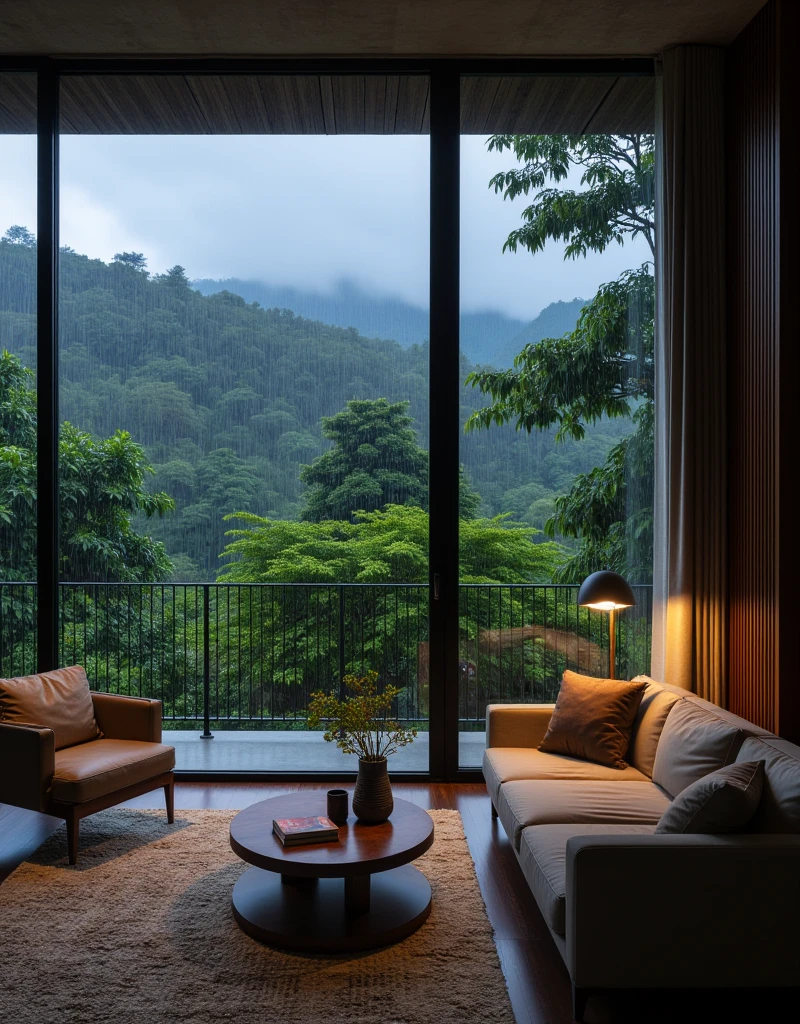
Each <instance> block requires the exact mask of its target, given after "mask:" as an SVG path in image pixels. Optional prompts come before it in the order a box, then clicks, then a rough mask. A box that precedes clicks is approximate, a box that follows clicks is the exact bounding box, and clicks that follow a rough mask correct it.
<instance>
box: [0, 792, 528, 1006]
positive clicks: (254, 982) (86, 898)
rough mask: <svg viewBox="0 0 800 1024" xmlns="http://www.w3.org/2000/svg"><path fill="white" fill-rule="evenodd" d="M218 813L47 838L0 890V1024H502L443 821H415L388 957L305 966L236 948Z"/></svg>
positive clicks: (474, 898) (459, 851)
mask: <svg viewBox="0 0 800 1024" xmlns="http://www.w3.org/2000/svg"><path fill="white" fill-rule="evenodd" d="M234 814H235V812H234V811H181V812H178V814H177V815H176V821H175V824H174V825H172V826H170V825H168V824H167V822H166V819H165V815H164V812H163V811H161V812H157V811H140V810H114V811H106V812H104V813H102V814H97V815H95V816H94V817H91V818H87V819H86V820H85V821H84V822H83V823H82V825H81V851H80V860H79V862H78V864H77V866H76V867H70V866H69V865H68V864H67V859H66V837H65V835H64V831H63V829H59V831H58V832H57V833H56V834H55V835H54V836H53V837H51V838H50V839H49V840H48V841H47V842H46V843H45V844H44V845H43V846H42V847H41V848H40V849H39V850H38V851H37V853H36V855H35V856H34V857H33V858H32V859H31V860H29V861H27V862H26V863H25V864H22V865H21V866H20V867H19V868H17V870H16V871H15V872H14V873H13V874H12V875H11V876H10V877H9V878H8V879H7V880H6V881H5V882H4V883H3V884H2V885H0V1021H4V1022H5V1021H7V1022H9V1024H11V1022H14V1024H99V1022H101V1021H102V1022H103V1024H158V1022H161V1021H185V1022H191V1024H203V1022H206V1021H214V1022H216V1021H242V1022H246V1024H250V1022H256V1021H257V1022H260V1024H261V1022H263V1024H323V1022H326V1024H471V1022H475V1024H478V1022H480V1024H513V1021H514V1016H513V1013H512V1010H511V1004H510V1002H509V998H508V993H507V990H506V985H505V981H504V979H503V974H502V971H501V968H500V962H499V959H498V956H497V951H496V948H495V945H494V941H493V938H492V928H491V925H490V924H489V921H488V918H487V916H486V911H485V908H484V905H483V900H482V898H481V894H480V889H479V887H478V881H477V879H476V877H475V870H474V867H473V864H472V859H471V857H470V854H469V850H468V849H467V843H466V840H465V838H464V832H463V829H462V825H461V817H460V815H459V813H458V811H431V812H430V814H431V817H432V818H433V820H434V822H435V825H436V839H435V842H434V845H433V847H432V848H431V850H429V851H428V853H426V854H425V855H424V856H423V857H421V858H420V859H419V860H417V861H415V864H416V866H417V867H419V868H420V870H422V871H423V872H424V873H425V875H426V876H427V877H428V879H429V881H430V883H431V887H432V889H433V909H432V911H431V915H430V917H429V918H428V920H427V921H426V923H425V924H424V925H423V926H422V927H421V928H420V929H419V931H417V932H415V933H414V934H413V935H411V936H410V937H409V938H407V939H405V940H404V941H403V942H400V943H398V944H397V945H395V946H387V947H384V948H382V949H379V950H375V951H370V952H366V953H356V954H347V955H341V956H313V955H305V954H296V953H285V952H281V951H279V950H275V949H271V948H269V947H266V946H262V945H261V944H259V943H258V942H255V941H254V940H253V939H250V938H249V937H248V936H246V935H245V934H244V932H242V931H241V930H240V928H239V927H238V925H237V924H236V922H235V921H234V918H233V912H232V910H231V902H230V900H231V890H232V888H233V884H234V882H235V881H236V879H237V878H238V877H239V875H240V874H241V873H242V872H243V871H245V870H246V869H247V865H245V864H244V863H243V862H242V861H240V860H239V859H238V858H237V857H236V855H235V854H234V853H233V852H232V850H231V848H230V845H229V842H228V825H229V823H230V820H231V818H232V817H233V815H234Z"/></svg>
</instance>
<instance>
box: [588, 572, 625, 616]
mask: <svg viewBox="0 0 800 1024" xmlns="http://www.w3.org/2000/svg"><path fill="white" fill-rule="evenodd" d="M578 604H579V605H580V606H581V608H598V609H600V610H601V611H606V612H610V611H613V610H614V609H615V608H631V607H632V606H633V605H635V604H636V598H635V597H634V596H633V590H632V589H631V585H630V583H628V581H627V580H626V579H625V577H624V576H620V574H619V573H618V572H612V571H611V570H610V569H603V570H601V571H600V572H593V573H592V575H591V576H587V577H586V579H585V580H584V581H583V583H581V589H580V590H579V591H578Z"/></svg>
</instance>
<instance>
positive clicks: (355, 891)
mask: <svg viewBox="0 0 800 1024" xmlns="http://www.w3.org/2000/svg"><path fill="white" fill-rule="evenodd" d="M288 881H289V879H286V878H285V876H283V880H282V876H281V875H278V874H275V873H274V872H272V871H264V870H262V869H261V868H250V870H249V871H245V873H244V874H243V875H242V876H241V877H240V879H239V881H238V882H237V883H236V885H235V886H234V888H233V913H234V916H235V917H236V920H237V922H238V923H239V926H240V927H241V928H242V929H243V931H245V932H247V934H248V935H251V936H252V937H253V938H254V939H258V940H259V941H260V942H265V943H267V945H270V946H278V947H281V948H283V949H297V950H303V951H306V952H315V953H339V952H342V951H349V950H357V949H373V948H375V947H376V946H386V945H388V944H389V943H392V942H398V941H399V940H400V939H404V938H405V937H406V936H407V935H411V933H412V932H415V931H416V930H417V928H419V926H420V925H421V924H422V923H423V922H424V921H425V920H426V918H427V917H428V915H429V914H430V912H431V887H430V885H429V883H428V880H427V878H426V877H425V876H424V875H423V874H422V872H421V871H418V870H417V869H416V868H415V867H412V865H410V864H406V865H404V866H403V867H400V868H393V869H392V870H391V871H380V872H378V873H376V874H373V875H359V876H357V880H356V879H348V880H345V879H343V878H319V879H309V880H308V883H309V884H300V885H294V884H286V882H288ZM347 882H349V883H350V884H347ZM354 883H355V884H354ZM346 889H347V899H345V890H346ZM365 908H367V909H365Z"/></svg>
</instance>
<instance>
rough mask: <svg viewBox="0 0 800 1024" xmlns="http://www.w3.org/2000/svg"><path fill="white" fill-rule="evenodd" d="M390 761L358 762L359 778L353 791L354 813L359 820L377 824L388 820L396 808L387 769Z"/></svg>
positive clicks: (384, 759)
mask: <svg viewBox="0 0 800 1024" xmlns="http://www.w3.org/2000/svg"><path fill="white" fill-rule="evenodd" d="M388 764H389V762H388V761H387V760H386V758H385V757H384V758H383V760H382V761H363V760H360V759H359V762H358V778H357V779H356V788H355V792H354V793H353V813H354V814H355V815H356V817H357V818H358V819H359V821H366V822H368V823H369V824H373V825H376V824H378V822H381V821H386V819H387V818H388V817H389V815H390V814H391V813H392V810H393V809H394V800H393V799H392V786H391V783H390V782H389V772H388V770H387V768H388Z"/></svg>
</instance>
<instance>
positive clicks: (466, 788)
mask: <svg viewBox="0 0 800 1024" xmlns="http://www.w3.org/2000/svg"><path fill="white" fill-rule="evenodd" d="M301 788H302V789H306V788H318V789H327V788H328V787H327V786H325V785H322V784H320V785H317V786H312V785H310V784H296V785H294V784H273V783H249V784H238V783H207V784H200V783H178V785H177V786H176V790H175V806H176V808H187V809H188V808H214V807H217V808H233V809H240V808H242V807H246V806H247V805H248V804H251V803H253V802H255V801H256V800H263V799H264V798H265V797H266V796H278V795H279V794H281V793H290V792H293V791H295V790H298V789H301ZM393 788H394V791H395V793H396V794H397V795H398V796H401V797H404V798H405V799H406V800H413V801H414V802H415V803H417V804H419V806H421V807H429V808H445V809H450V808H453V809H456V810H458V811H460V812H461V817H462V820H463V822H464V830H465V832H466V835H467V841H468V843H469V847H470V852H471V853H472V857H473V860H474V862H475V870H476V872H477V875H478V881H479V883H480V887H481V892H482V893H483V898H484V901H485V903H486V908H487V911H488V914H489V919H490V920H491V922H492V925H493V927H494V930H495V937H496V941H497V948H498V950H499V953H500V959H501V962H502V965H503V971H504V973H505V977H506V981H507V983H508V989H509V992H510V995H511V1001H512V1004H513V1006H514V1012H515V1014H516V1018H517V1021H518V1024H568V1022H569V1021H571V1020H572V1014H571V1010H570V1005H571V1004H570V986H569V977H568V975H567V971H566V968H565V967H564V964H563V962H562V960H561V957H560V956H559V954H558V951H557V950H556V948H555V946H554V944H553V941H552V939H551V937H550V933H549V932H548V930H547V927H546V925H545V923H544V921H543V920H542V917H541V915H540V913H539V910H538V908H537V906H536V903H535V901H534V899H533V897H532V895H531V893H530V890H529V889H528V887H527V885H526V884H525V882H524V880H523V877H522V873H521V871H520V869H519V865H518V864H517V860H516V858H515V856H514V854H513V851H512V850H511V847H510V844H509V842H508V839H507V838H506V835H505V832H504V831H503V827H502V825H500V824H499V823H498V822H497V821H496V820H492V818H491V814H490V807H489V799H488V797H487V795H486V790H485V788H484V787H483V786H482V785H464V784H458V785H448V784H436V783H415V784H405V785H403V784H397V783H395V784H394V785H393ZM162 801H163V796H162V794H161V793H160V792H156V793H150V794H147V795H145V796H141V797H137V798H136V799H135V800H132V801H130V805H131V806H137V807H155V808H158V807H162V806H163V802H162ZM59 827H61V828H63V824H62V823H61V822H59V821H57V820H56V819H54V818H47V817H45V816H44V815H39V814H33V813H31V812H29V811H20V810H17V809H15V808H10V807H5V806H4V805H2V804H0V880H2V879H3V878H4V877H6V875H8V873H10V872H11V871H13V870H14V868H15V867H16V866H17V864H19V863H21V862H22V861H23V860H24V859H25V858H26V857H28V856H29V855H30V853H31V852H32V851H33V850H35V849H36V847H37V846H39V845H40V843H42V842H43V841H44V840H45V839H46V838H47V836H48V835H50V834H51V833H52V832H53V831H54V830H55V829H56V828H59ZM65 842H66V835H65ZM663 884H669V881H668V880H667V879H665V880H663ZM732 898H735V896H733V897H732ZM1 918H2V889H0V919H1ZM687 927H691V924H690V922H687ZM1 935H2V933H1V932H0V947H1V946H2V938H1ZM665 940H666V941H673V942H677V943H679V942H680V936H678V935H676V936H665ZM609 941H610V942H615V943H617V944H618V945H619V948H620V956H624V955H625V948H626V945H627V943H629V942H635V936H625V935H620V936H609ZM742 941H745V942H746V941H757V936H753V935H750V934H749V933H748V929H747V926H746V922H743V925H742ZM797 1005H798V1004H797V1001H796V998H795V999H793V1000H792V1002H791V1004H789V1003H785V1001H784V999H782V998H781V997H780V995H778V994H776V993H772V992H754V991H745V992H711V991H709V992H688V993H681V992H641V993H635V992H631V993H626V994H624V995H619V994H618V995H615V996H614V997H613V998H612V997H606V996H595V997H593V998H591V999H590V1001H589V1007H588V1009H587V1012H586V1017H585V1020H586V1024H612V1022H614V1024H616V1022H637V1024H644V1022H647V1024H650V1022H654V1024H655V1022H662V1021H663V1022H668V1021H669V1022H675V1021H679V1022H680V1024H684V1022H686V1021H703V1022H704V1024H715V1022H717V1021H720V1022H722V1021H724V1022H725V1024H729V1022H738V1021H742V1022H744V1021H747V1022H751V1021H752V1022H758V1024H762V1022H764V1024H767V1022H770V1024H771V1022H777V1021H793V1020H797V1019H800V1016H799V1015H798V1011H797ZM153 1024H157V1022H153ZM464 1024H483V1022H477V1021H475V1022H473V1021H468V1020H465V1022H464Z"/></svg>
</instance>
